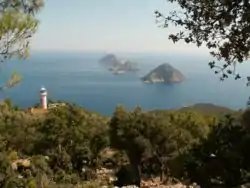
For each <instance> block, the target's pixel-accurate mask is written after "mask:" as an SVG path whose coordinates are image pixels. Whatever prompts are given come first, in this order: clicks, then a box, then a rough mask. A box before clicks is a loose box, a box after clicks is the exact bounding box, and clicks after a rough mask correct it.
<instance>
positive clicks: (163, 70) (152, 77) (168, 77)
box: [141, 63, 185, 84]
mask: <svg viewBox="0 0 250 188" xmlns="http://www.w3.org/2000/svg"><path fill="white" fill-rule="evenodd" d="M184 79H185V77H184V75H183V74H182V73H181V72H180V71H179V70H177V69H175V68H174V67H173V66H171V65H170V64H168V63H164V64H161V65H159V66H158V67H156V68H155V69H153V70H152V71H150V72H149V73H148V74H147V75H146V76H144V77H142V78H141V80H142V81H143V82H145V83H159V82H162V83H166V84H172V83H180V82H182V81H184Z"/></svg>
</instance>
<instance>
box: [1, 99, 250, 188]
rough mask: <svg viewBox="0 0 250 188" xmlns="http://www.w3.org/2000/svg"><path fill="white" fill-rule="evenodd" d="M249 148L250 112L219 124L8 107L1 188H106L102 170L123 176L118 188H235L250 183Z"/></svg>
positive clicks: (141, 114)
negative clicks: (151, 184)
mask: <svg viewBox="0 0 250 188" xmlns="http://www.w3.org/2000/svg"><path fill="white" fill-rule="evenodd" d="M249 144H250V134H249V111H246V112H244V114H243V115H239V113H238V115H237V116H231V115H227V116H224V117H223V118H221V117H220V118H219V117H217V116H212V115H210V116H209V115H207V114H206V115H205V114H203V113H200V112H198V111H197V110H196V111H192V110H190V109H189V110H188V111H186V110H185V111H183V110H180V111H162V110H161V111H151V112H145V111H142V110H141V109H140V108H136V109H135V110H134V111H127V110H125V109H124V108H123V107H121V106H119V107H117V108H116V110H115V112H114V114H113V116H112V117H111V118H108V117H104V116H101V115H99V114H96V113H92V112H89V111H87V110H84V109H82V108H80V107H78V106H76V105H71V104H67V105H66V106H62V107H58V108H55V109H51V110H50V111H49V112H48V113H46V114H45V115H44V116H37V115H32V114H31V113H29V112H25V111H22V110H18V108H17V107H13V106H12V104H11V101H9V100H8V101H6V102H5V103H2V104H1V105H0V187H30V188H31V187H32V188H33V187H34V188H35V187H44V188H45V187H62V186H66V187H71V186H76V185H78V184H81V185H83V184H86V186H87V187H89V186H94V187H98V186H99V184H98V185H97V183H98V181H97V179H98V178H97V173H96V170H97V169H99V168H101V167H106V168H110V169H113V171H114V172H115V173H117V178H118V179H117V181H116V182H115V183H114V184H116V185H128V184H137V185H140V182H141V179H146V178H150V177H160V178H161V180H162V181H168V180H170V179H173V178H175V179H178V180H179V181H184V182H186V183H189V182H190V183H191V182H197V183H198V184H199V185H201V186H202V187H211V186H222V187H223V186H224V187H234V186H238V185H241V184H244V183H246V182H248V181H249V172H250V169H249V166H250V165H249V160H248V158H249V157H250V153H249V150H248V149H247V146H248V145H249ZM215 169H216V170H215ZM93 180H94V181H95V185H91V184H89V183H87V182H89V181H93Z"/></svg>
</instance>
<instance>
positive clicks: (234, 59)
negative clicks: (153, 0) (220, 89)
mask: <svg viewBox="0 0 250 188" xmlns="http://www.w3.org/2000/svg"><path fill="white" fill-rule="evenodd" d="M168 2H169V3H175V4H177V5H178V8H177V10H174V11H172V12H170V13H169V15H168V16H164V15H163V14H162V13H160V12H159V11H156V12H155V14H156V17H157V20H158V21H159V22H160V23H162V25H161V26H163V27H168V26H169V25H173V26H176V27H178V28H179V32H177V33H171V34H170V35H169V39H171V40H172V41H173V42H174V43H176V42H178V41H184V42H185V43H188V44H189V43H194V44H196V45H197V46H198V47H200V46H202V45H204V46H206V47H207V48H208V49H209V50H210V54H211V55H212V56H213V57H215V58H216V59H217V60H218V61H224V62H225V63H224V64H222V66H221V65H215V62H214V61H212V62H210V63H209V65H210V67H211V68H214V69H217V70H216V71H215V73H216V74H218V73H221V74H222V75H221V80H224V79H226V78H228V75H234V77H235V79H236V80H237V79H239V78H240V76H239V74H237V72H236V70H235V67H236V64H237V63H242V62H243V61H245V60H247V59H248V58H249V51H250V43H249V26H248V23H249V21H250V17H249V10H250V3H249V1H246V0H239V1H220V0H213V1H203V0H190V1H186V0H168ZM178 9H179V10H178ZM248 81H249V80H248Z"/></svg>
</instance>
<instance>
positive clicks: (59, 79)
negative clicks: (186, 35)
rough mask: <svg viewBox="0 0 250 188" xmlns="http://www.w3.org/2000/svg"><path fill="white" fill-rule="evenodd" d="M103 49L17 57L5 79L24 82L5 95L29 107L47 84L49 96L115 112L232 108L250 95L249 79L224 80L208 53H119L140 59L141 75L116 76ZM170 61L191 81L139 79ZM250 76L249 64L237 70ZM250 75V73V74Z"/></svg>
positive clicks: (4, 71) (0, 75) (242, 104)
mask: <svg viewBox="0 0 250 188" xmlns="http://www.w3.org/2000/svg"><path fill="white" fill-rule="evenodd" d="M102 56H103V54H102V53H81V54H80V53H45V52H43V53H33V54H32V56H31V57H30V58H29V59H28V60H25V61H20V60H19V61H18V60H14V61H11V62H8V63H7V64H6V65H4V66H3V69H2V71H1V73H0V80H1V81H3V80H4V79H6V78H7V75H9V73H10V72H11V71H13V70H15V71H18V72H19V73H20V74H21V75H22V77H23V82H22V83H21V84H19V85H18V86H17V87H15V88H12V89H10V90H7V91H5V92H4V93H0V98H4V97H11V98H12V99H13V101H14V103H15V104H17V105H19V106H21V107H28V106H30V105H33V104H35V103H37V102H38V101H39V89H40V88H41V86H45V87H46V88H47V90H48V94H49V98H51V99H56V100H57V99H58V100H59V99H60V100H67V101H70V102H75V103H77V104H78V105H81V106H83V107H84V108H87V109H90V110H94V111H97V112H99V113H102V114H105V115H110V114H112V112H113V110H114V108H115V107H116V106H117V105H118V104H122V105H124V106H125V107H126V108H128V109H132V108H134V107H136V106H137V105H139V106H141V107H142V108H144V109H146V110H149V109H155V108H158V109H169V108H178V107H181V106H183V105H189V104H194V103H200V102H209V103H216V104H218V105H223V106H228V107H230V108H235V109H238V108H244V107H245V106H246V101H247V99H248V96H249V95H250V92H249V89H250V88H247V87H246V86H245V81H244V80H240V81H235V80H233V79H229V80H227V81H225V82H220V81H219V78H218V76H216V75H215V74H213V71H211V70H210V69H209V67H208V66H207V62H208V61H209V60H210V59H209V57H205V56H204V57H203V56H195V55H185V54H165V55H164V56H163V55H149V54H139V55H133V54H120V56H121V57H123V56H124V57H128V58H129V59H131V60H134V61H137V62H138V63H139V65H140V67H141V70H140V71H139V72H138V73H136V74H133V73H131V74H125V75H119V76H115V75H112V74H111V73H110V72H108V71H107V70H104V69H103V68H102V67H100V66H99V64H98V59H100V58H101V57H102ZM164 62H168V63H171V64H172V65H173V66H174V67H176V68H177V69H179V70H180V71H182V72H183V74H184V75H185V76H186V77H187V80H186V81H185V82H183V83H181V84H178V85H163V84H157V85H146V84H143V83H142V82H141V81H140V80H139V78H140V77H141V76H143V75H145V74H146V73H147V72H148V71H149V70H151V69H153V68H155V67H156V66H157V65H159V64H161V63H164ZM238 70H239V71H240V72H241V74H242V75H243V76H244V75H247V73H248V70H249V65H247V64H246V65H242V66H240V67H239V69H238ZM249 75H250V74H249Z"/></svg>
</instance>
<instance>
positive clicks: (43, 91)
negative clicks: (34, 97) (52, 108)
mask: <svg viewBox="0 0 250 188" xmlns="http://www.w3.org/2000/svg"><path fill="white" fill-rule="evenodd" d="M40 105H41V108H42V109H44V110H46V109H47V90H46V89H45V88H44V87H42V88H41V90H40Z"/></svg>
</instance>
